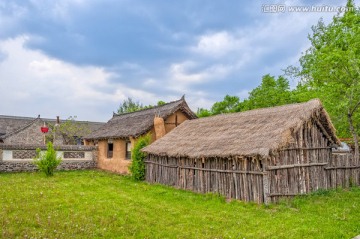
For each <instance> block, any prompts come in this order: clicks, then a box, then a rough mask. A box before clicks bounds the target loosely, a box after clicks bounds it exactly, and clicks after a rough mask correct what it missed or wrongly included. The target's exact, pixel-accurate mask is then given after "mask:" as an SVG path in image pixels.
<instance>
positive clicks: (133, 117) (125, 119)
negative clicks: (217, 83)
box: [85, 97, 197, 140]
mask: <svg viewBox="0 0 360 239" xmlns="http://www.w3.org/2000/svg"><path fill="white" fill-rule="evenodd" d="M176 111H181V112H183V113H184V114H185V115H187V117H188V118H189V119H195V118H197V117H196V115H195V114H194V113H193V112H192V111H191V109H190V108H189V106H188V105H187V103H186V101H185V99H184V97H182V98H181V99H180V100H177V101H173V102H169V103H167V104H164V105H161V106H156V107H153V108H150V109H145V110H139V111H135V112H131V113H125V114H119V115H117V114H115V115H114V116H113V118H112V119H110V120H109V121H108V122H107V123H106V124H105V125H104V126H103V127H101V128H100V129H98V130H97V131H95V132H93V133H91V134H89V135H87V136H86V137H85V139H88V140H94V139H97V140H99V139H116V138H127V137H130V136H131V137H135V138H136V137H138V136H140V135H143V134H145V133H147V132H148V131H149V130H151V128H152V127H153V126H154V117H155V116H158V117H161V118H163V119H166V118H167V117H169V116H170V115H172V114H173V113H175V112H176Z"/></svg>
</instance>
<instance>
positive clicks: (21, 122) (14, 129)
mask: <svg viewBox="0 0 360 239" xmlns="http://www.w3.org/2000/svg"><path fill="white" fill-rule="evenodd" d="M37 120H41V121H43V122H46V124H55V123H56V119H46V118H40V116H38V117H23V116H11V115H0V139H5V138H7V137H9V136H11V135H13V134H15V133H18V132H20V131H22V130H24V129H26V128H27V127H29V126H30V125H32V124H33V123H34V122H35V121H37ZM64 121H66V120H60V123H61V122H64ZM75 122H76V123H77V124H79V125H81V126H84V127H86V128H87V129H89V130H90V132H92V131H95V130H97V129H98V128H100V127H101V126H102V125H104V124H105V123H102V122H91V121H75ZM78 136H81V135H78Z"/></svg>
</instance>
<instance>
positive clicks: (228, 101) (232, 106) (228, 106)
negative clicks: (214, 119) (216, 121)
mask: <svg viewBox="0 0 360 239" xmlns="http://www.w3.org/2000/svg"><path fill="white" fill-rule="evenodd" d="M239 103H240V99H239V97H237V96H230V95H226V96H225V97H224V99H223V101H220V102H216V103H215V104H214V105H213V106H212V107H211V112H212V114H213V115H217V114H224V113H233V112H238V111H240V109H239V106H240V105H239Z"/></svg>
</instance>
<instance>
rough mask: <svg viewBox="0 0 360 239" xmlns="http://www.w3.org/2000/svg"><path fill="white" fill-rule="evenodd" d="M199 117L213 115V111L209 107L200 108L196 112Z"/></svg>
mask: <svg viewBox="0 0 360 239" xmlns="http://www.w3.org/2000/svg"><path fill="white" fill-rule="evenodd" d="M196 115H197V117H199V118H201V117H208V116H211V115H212V112H211V111H210V110H208V109H204V108H198V109H197V112H196Z"/></svg>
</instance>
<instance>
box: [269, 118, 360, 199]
mask: <svg viewBox="0 0 360 239" xmlns="http://www.w3.org/2000/svg"><path fill="white" fill-rule="evenodd" d="M318 124H319V123H318V122H316V121H312V122H308V123H306V124H304V125H303V126H302V127H301V129H300V130H299V131H298V132H297V133H296V134H294V135H293V138H294V142H293V143H292V144H290V145H289V146H288V147H286V148H284V149H282V150H279V151H277V152H274V153H273V154H272V156H271V157H270V159H269V162H268V165H269V166H268V167H267V172H268V177H269V193H268V195H265V196H268V197H270V201H272V202H276V201H278V200H279V199H280V198H284V197H293V196H295V195H298V194H306V193H310V192H313V191H316V190H319V189H330V188H336V187H348V186H349V185H350V184H352V185H359V181H360V179H359V170H360V169H359V162H357V161H355V160H353V157H352V154H349V153H347V154H336V153H332V150H331V147H330V145H331V142H329V141H328V140H327V138H326V137H325V135H324V134H323V132H322V130H321V128H320V127H319V125H318Z"/></svg>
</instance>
